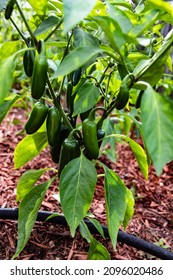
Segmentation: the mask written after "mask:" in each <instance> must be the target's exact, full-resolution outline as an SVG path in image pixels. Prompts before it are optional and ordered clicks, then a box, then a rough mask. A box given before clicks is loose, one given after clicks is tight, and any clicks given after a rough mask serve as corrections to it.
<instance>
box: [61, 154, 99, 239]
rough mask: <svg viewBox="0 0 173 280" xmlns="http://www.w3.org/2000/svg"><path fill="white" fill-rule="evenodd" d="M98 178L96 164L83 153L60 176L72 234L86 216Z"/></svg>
mask: <svg viewBox="0 0 173 280" xmlns="http://www.w3.org/2000/svg"><path fill="white" fill-rule="evenodd" d="M96 180H97V173H96V169H95V166H94V164H93V163H92V162H91V161H89V160H88V159H87V158H86V157H85V156H84V155H83V153H81V156H80V157H78V158H76V159H73V160H72V161H70V162H69V163H68V164H67V165H66V167H65V168H64V169H63V171H62V173H61V176H60V184H59V189H60V200H61V205H62V209H63V213H64V215H65V218H66V220H67V223H68V225H69V226H70V231H71V234H72V236H74V234H75V231H76V228H77V227H78V225H79V224H80V222H81V221H82V220H83V218H84V217H85V215H86V213H87V211H88V209H89V207H90V204H91V202H92V198H93V195H94V189H95V185H96Z"/></svg>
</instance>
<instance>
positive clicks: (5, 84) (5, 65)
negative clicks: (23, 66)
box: [0, 54, 16, 105]
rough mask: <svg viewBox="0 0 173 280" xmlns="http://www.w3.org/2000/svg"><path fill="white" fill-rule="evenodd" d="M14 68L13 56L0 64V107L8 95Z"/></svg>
mask: <svg viewBox="0 0 173 280" xmlns="http://www.w3.org/2000/svg"><path fill="white" fill-rule="evenodd" d="M15 67H16V60H15V54H14V55H12V56H10V57H8V58H7V59H6V60H4V61H2V63H0V72H1V82H0V105H1V104H2V103H3V101H4V98H5V97H6V95H7V94H8V93H9V90H10V88H11V85H12V83H13V75H14V70H15Z"/></svg>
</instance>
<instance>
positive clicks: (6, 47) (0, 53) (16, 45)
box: [0, 40, 22, 62]
mask: <svg viewBox="0 0 173 280" xmlns="http://www.w3.org/2000/svg"><path fill="white" fill-rule="evenodd" d="M21 44H22V40H16V41H8V42H4V43H3V44H2V45H1V48H0V61H1V62H2V61H3V60H6V59H7V58H8V57H10V56H11V55H13V54H15V53H16V52H17V51H18V50H19V49H20V45H21Z"/></svg>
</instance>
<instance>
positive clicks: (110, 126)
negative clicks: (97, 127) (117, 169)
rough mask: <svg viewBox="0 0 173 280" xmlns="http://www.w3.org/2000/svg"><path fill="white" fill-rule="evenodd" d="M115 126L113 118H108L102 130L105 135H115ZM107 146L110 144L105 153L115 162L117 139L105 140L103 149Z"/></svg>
mask: <svg viewBox="0 0 173 280" xmlns="http://www.w3.org/2000/svg"><path fill="white" fill-rule="evenodd" d="M114 126H115V124H114V121H113V120H112V119H111V118H109V117H108V118H107V119H106V120H104V122H103V125H102V129H103V130H104V131H105V135H110V134H112V133H114V131H115V127H114ZM107 144H109V149H106V150H105V151H104V153H106V155H107V157H108V158H109V159H110V160H111V161H113V162H114V161H115V160H116V158H117V155H116V149H115V145H116V138H115V137H111V138H104V139H103V142H102V145H101V148H103V147H105V146H106V145H107Z"/></svg>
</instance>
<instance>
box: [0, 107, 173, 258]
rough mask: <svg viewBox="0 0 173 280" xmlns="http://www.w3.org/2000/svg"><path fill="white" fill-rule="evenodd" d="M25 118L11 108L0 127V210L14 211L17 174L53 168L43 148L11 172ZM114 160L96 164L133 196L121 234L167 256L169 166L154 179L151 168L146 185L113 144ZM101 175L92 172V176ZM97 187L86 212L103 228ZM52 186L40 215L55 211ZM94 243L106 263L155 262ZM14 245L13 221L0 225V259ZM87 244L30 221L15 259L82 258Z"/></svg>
mask: <svg viewBox="0 0 173 280" xmlns="http://www.w3.org/2000/svg"><path fill="white" fill-rule="evenodd" d="M26 119H27V115H26V114H25V113H24V110H22V109H21V108H15V109H13V110H12V111H11V112H10V114H9V115H8V116H7V117H6V119H5V120H4V121H3V122H2V124H1V126H0V207H11V208H13V207H18V203H16V201H15V199H16V195H15V190H16V186H17V182H18V179H19V177H20V176H21V174H22V173H23V172H24V171H26V170H28V169H31V168H32V169H39V168H44V167H55V168H56V165H55V164H54V163H53V162H52V160H51V159H50V155H49V148H48V147H47V148H46V149H45V150H44V151H42V152H41V154H40V155H38V156H37V157H36V158H34V159H33V160H32V161H31V162H29V163H28V164H26V165H25V166H24V167H22V168H20V169H19V170H14V164H13V152H14V149H15V146H16V145H17V143H18V142H19V140H21V139H22V138H23V137H24V134H22V133H21V131H22V129H23V123H25V121H26ZM116 151H117V155H118V159H117V161H116V163H111V162H110V161H108V160H107V159H106V158H105V157H104V156H102V157H101V160H102V161H103V162H104V163H105V164H107V165H108V166H109V167H110V168H112V169H113V170H115V171H116V172H117V173H118V174H119V176H120V177H121V178H122V179H123V180H124V182H125V184H126V186H127V187H128V188H132V189H133V191H134V192H135V198H136V204H135V214H134V216H133V218H132V220H131V221H130V223H129V225H128V227H127V229H126V232H127V233H130V234H134V235H135V236H137V237H139V238H142V239H145V240H146V241H149V242H152V243H156V244H158V245H160V246H163V247H166V248H167V249H168V250H170V251H173V209H172V205H173V162H171V163H169V164H167V165H166V166H165V168H164V170H163V173H162V174H161V176H159V177H158V176H156V173H155V170H154V168H153V166H151V167H150V169H149V178H148V181H146V180H145V179H144V178H143V176H142V174H141V172H140V170H139V167H138V165H137V162H136V160H135V158H134V156H133V154H132V152H131V150H130V148H129V147H128V145H126V144H122V143H121V144H120V143H118V144H117V145H116ZM99 172H102V170H98V173H99ZM52 175H53V171H48V172H47V173H45V174H44V175H43V176H42V177H41V181H45V180H48V179H49V178H50V177H51V176H52ZM101 178H102V177H100V178H99V179H98V182H97V187H96V190H95V195H94V199H93V203H92V205H91V208H90V211H91V212H92V213H93V214H94V215H95V216H96V217H97V218H98V219H99V221H100V222H101V223H102V224H106V215H105V204H104V191H103V179H101ZM57 185H58V181H56V182H54V183H53V184H52V186H51V187H50V189H49V191H48V193H47V195H46V197H45V199H44V202H43V204H42V207H41V209H42V210H46V211H58V212H60V211H61V208H60V205H59V203H58V201H57V199H56V196H54V195H57V194H58V187H57ZM96 238H97V239H98V240H99V241H100V242H102V243H103V244H104V245H105V246H106V247H107V248H108V250H109V252H110V255H111V259H121V260H140V259H142V260H144V259H156V258H155V257H153V256H151V255H148V254H146V253H144V252H142V251H139V250H137V249H135V248H132V247H130V246H127V245H125V244H120V243H118V244H117V248H116V251H113V249H112V246H111V242H110V240H108V239H106V240H103V238H101V237H100V236H96ZM16 242H17V221H10V220H0V259H2V260H3V259H6V260H8V259H11V257H12V256H13V254H14V252H15V248H16ZM88 249H89V245H88V243H87V242H86V241H85V240H84V239H83V238H82V237H81V236H80V234H79V232H77V233H76V235H75V238H74V239H73V238H72V237H71V236H70V232H69V228H68V227H64V226H60V225H55V224H48V223H43V222H36V224H35V226H34V229H33V231H32V234H31V237H30V239H29V241H28V243H27V245H26V247H25V249H24V250H23V252H22V253H21V254H20V256H19V257H18V259H22V260H23V259H25V260H27V259H41V260H45V259H47V260H51V259H52V260H55V259H61V260H62V259H63V260H67V259H68V260H74V259H77V260H83V259H86V258H87V251H88Z"/></svg>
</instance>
